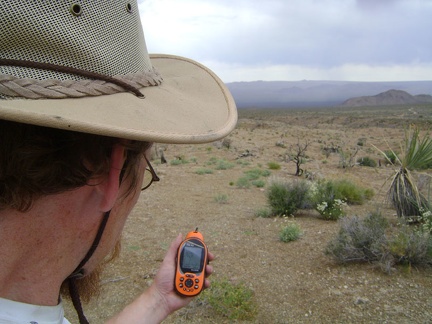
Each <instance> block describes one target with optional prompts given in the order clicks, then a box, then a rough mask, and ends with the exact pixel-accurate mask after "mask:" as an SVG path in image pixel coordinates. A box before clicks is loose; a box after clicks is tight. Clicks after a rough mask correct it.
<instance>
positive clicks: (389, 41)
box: [139, 0, 432, 82]
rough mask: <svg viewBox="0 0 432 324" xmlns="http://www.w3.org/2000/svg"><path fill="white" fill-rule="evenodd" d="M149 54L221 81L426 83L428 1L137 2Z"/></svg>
mask: <svg viewBox="0 0 432 324" xmlns="http://www.w3.org/2000/svg"><path fill="white" fill-rule="evenodd" d="M139 2H140V14H141V20H142V24H143V28H144V33H145V37H146V42H147V47H148V49H149V52H150V53H166V54H176V55H181V56H186V57H189V58H192V59H195V60H197V61H199V62H201V63H203V64H205V65H207V66H208V67H210V68H211V69H212V70H214V71H215V72H216V73H217V74H218V75H219V76H220V77H221V79H222V80H223V81H224V82H233V81H255V80H267V81H271V80H287V81H294V80H295V81H297V80H305V79H306V80H347V81H410V80H432V0H140V1H139Z"/></svg>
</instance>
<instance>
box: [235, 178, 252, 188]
mask: <svg viewBox="0 0 432 324" xmlns="http://www.w3.org/2000/svg"><path fill="white" fill-rule="evenodd" d="M236 186H237V188H240V189H248V188H250V186H251V184H250V181H249V179H248V178H246V177H241V178H238V180H237V182H236Z"/></svg>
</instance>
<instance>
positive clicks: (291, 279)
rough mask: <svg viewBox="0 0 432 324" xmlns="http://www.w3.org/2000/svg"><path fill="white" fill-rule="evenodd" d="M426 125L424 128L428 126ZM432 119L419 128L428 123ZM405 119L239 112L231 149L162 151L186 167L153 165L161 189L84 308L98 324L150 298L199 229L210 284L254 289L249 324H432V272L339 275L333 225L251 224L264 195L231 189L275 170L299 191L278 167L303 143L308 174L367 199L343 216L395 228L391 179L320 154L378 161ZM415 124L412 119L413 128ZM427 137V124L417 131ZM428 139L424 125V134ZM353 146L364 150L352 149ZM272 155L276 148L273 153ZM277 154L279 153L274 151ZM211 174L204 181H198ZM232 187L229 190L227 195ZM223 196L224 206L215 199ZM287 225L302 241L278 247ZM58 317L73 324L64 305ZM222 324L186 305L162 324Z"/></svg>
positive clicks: (352, 270) (397, 115)
mask: <svg viewBox="0 0 432 324" xmlns="http://www.w3.org/2000/svg"><path fill="white" fill-rule="evenodd" d="M428 111H429V115H426V119H424V114H427V112H428ZM430 111H431V110H430V109H429V110H425V112H423V114H422V116H423V117H422V118H423V119H421V121H425V120H426V121H427V120H431V116H430V114H431V113H430ZM413 118H419V116H418V114H416V115H414V114H413V110H412V109H411V110H409V109H408V108H406V109H402V110H397V111H396V110H395V111H394V113H389V112H388V111H387V112H383V111H382V110H376V111H375V110H372V109H370V110H367V111H363V112H361V113H360V112H359V111H357V110H349V111H342V110H341V111H339V110H332V111H326V112H324V111H315V110H303V111H290V110H287V111H285V112H284V113H280V112H277V113H276V112H275V113H269V112H266V113H262V112H248V113H245V112H243V113H242V115H241V118H240V121H239V124H238V127H237V128H236V130H235V131H234V132H233V133H232V134H231V135H230V136H229V139H230V140H231V147H230V148H229V149H227V148H223V147H222V146H221V143H212V144H204V145H195V146H194V145H177V146H175V145H168V146H166V145H165V146H163V145H158V146H157V149H158V150H159V149H163V150H164V154H165V157H166V158H167V160H168V161H170V160H173V159H174V158H175V157H179V156H181V157H182V158H184V159H186V160H188V161H189V163H186V164H182V165H170V163H168V164H160V163H158V160H157V157H156V156H155V161H154V165H155V169H156V171H157V173H158V175H159V176H160V177H161V181H160V183H157V184H154V185H153V186H152V187H151V188H150V189H149V190H148V191H145V192H144V193H143V194H142V195H141V197H140V200H139V202H138V204H137V206H136V208H135V209H134V211H133V213H132V215H131V216H130V219H129V220H128V222H127V225H126V228H125V230H124V235H123V239H122V240H123V251H122V255H121V257H120V258H119V259H118V260H117V261H115V263H113V264H111V265H110V266H109V267H108V268H107V270H106V272H105V274H104V277H103V279H102V285H103V290H102V295H101V296H100V298H99V299H97V300H95V301H92V302H91V303H90V304H88V305H84V308H85V311H86V315H87V317H88V318H89V320H90V322H91V323H102V322H103V321H104V320H105V319H107V318H108V317H109V316H111V315H112V314H114V313H116V312H118V311H119V310H121V309H122V308H123V307H124V306H125V305H126V304H127V303H129V302H130V301H131V300H132V299H134V298H135V297H136V296H137V295H138V294H139V293H140V292H141V291H143V290H144V289H146V287H148V286H149V285H150V284H151V282H152V279H153V277H154V275H155V273H156V271H157V269H158V267H159V264H160V262H161V260H162V258H163V256H164V255H165V251H166V249H167V247H168V245H169V243H170V242H171V241H172V240H173V239H174V238H175V237H176V235H177V234H178V233H179V232H181V233H183V234H186V233H187V232H188V231H190V230H193V229H195V227H199V229H200V231H201V232H202V233H203V234H204V236H205V239H206V242H207V244H208V246H209V249H210V250H211V251H212V252H213V253H214V254H216V256H217V259H216V260H215V261H214V262H213V266H214V268H215V274H214V275H213V276H212V278H213V279H222V278H227V279H229V280H230V281H232V282H233V283H238V282H242V283H245V284H246V285H247V286H248V287H250V288H252V289H253V291H254V293H255V297H254V298H255V299H256V301H257V305H258V306H257V307H258V313H257V316H256V317H255V320H254V321H253V322H254V323H431V322H432V270H431V269H423V268H420V269H418V268H412V269H411V270H410V271H407V269H406V268H398V269H396V271H395V272H394V273H393V274H392V275H387V274H385V273H383V272H382V271H381V270H379V269H376V268H374V267H373V266H372V265H369V264H355V265H348V266H341V265H337V264H335V263H334V262H333V261H332V260H331V259H329V257H328V256H326V255H325V254H324V253H323V250H324V248H325V246H326V244H327V242H329V241H330V240H331V239H332V238H333V237H334V236H335V233H337V231H338V229H339V225H338V223H337V222H332V221H324V220H322V219H319V218H318V217H317V214H315V213H314V212H310V211H309V212H303V213H299V214H296V215H295V217H289V218H283V217H278V218H257V217H256V216H255V215H254V213H255V211H256V210H258V209H260V208H262V207H264V206H266V203H267V202H266V192H265V187H264V188H256V187H253V186H252V187H250V188H249V189H239V188H237V187H236V185H235V182H236V181H237V180H238V179H239V178H240V177H242V176H243V175H244V172H245V171H247V170H250V169H254V168H263V169H266V168H267V163H268V162H271V161H274V162H278V163H279V164H281V166H282V168H281V169H280V170H277V171H274V170H272V171H271V176H270V177H269V178H268V180H267V181H271V179H273V178H275V177H283V178H286V179H293V180H294V179H295V177H294V175H293V174H294V172H295V165H294V164H293V163H292V162H291V163H288V162H284V160H285V158H286V154H287V150H288V148H289V147H290V145H293V144H295V143H297V141H300V142H304V141H305V140H309V141H311V144H310V146H309V148H308V151H307V152H308V155H309V160H308V162H307V163H306V164H305V165H304V169H305V170H306V171H307V172H308V173H309V174H310V175H312V176H313V177H315V178H328V179H331V178H346V179H349V180H351V181H353V182H355V183H357V184H358V185H360V186H363V187H366V188H373V189H374V191H375V196H374V198H373V199H372V200H371V201H370V202H369V203H367V204H365V205H362V206H350V207H349V208H348V210H347V212H348V215H359V216H364V215H366V214H367V213H368V212H370V211H375V210H376V209H377V208H378V209H380V210H381V212H382V213H383V214H384V215H386V216H387V217H388V218H389V220H390V221H393V222H396V221H397V219H396V216H395V215H394V210H392V209H391V208H389V207H388V206H386V205H385V204H384V198H385V192H386V190H387V188H388V184H386V179H387V178H388V177H389V176H390V175H391V174H392V173H393V172H394V170H393V168H392V167H386V166H382V167H377V168H368V167H359V166H355V167H353V168H348V169H342V168H340V167H339V161H340V159H339V155H338V154H331V155H330V156H329V157H326V156H325V155H324V154H323V152H322V147H324V146H333V145H334V146H340V147H341V148H342V149H343V150H344V151H347V152H354V151H355V149H356V148H359V152H358V153H357V157H361V156H370V157H372V158H375V159H379V158H381V156H380V155H379V154H378V153H377V152H376V151H375V150H374V149H373V148H372V146H371V144H374V145H376V146H378V147H380V148H383V149H387V146H386V145H387V144H385V143H386V141H387V142H388V143H389V144H390V145H392V146H393V145H396V144H397V143H399V142H400V141H401V140H402V138H403V126H404V125H407V124H408V123H411V122H413ZM415 120H418V119H414V121H415ZM423 125H424V124H423ZM428 127H429V129H430V125H429V126H428ZM359 141H361V142H362V143H363V145H362V146H358V145H357V144H358V143H359ZM276 143H279V145H276ZM281 143H283V144H284V145H285V146H286V147H285V148H284V147H281V146H282V145H280V144H281ZM214 159H218V160H220V159H226V160H227V161H229V162H231V163H233V164H234V167H233V168H231V169H227V170H215V169H214V166H212V165H208V163H209V161H212V160H214ZM203 168H207V169H212V170H213V173H211V174H204V175H200V174H197V173H196V171H197V170H199V169H203ZM232 183H234V185H232ZM221 195H225V196H226V197H227V200H226V201H222V202H220V201H219V202H218V201H216V199H215V198H216V197H218V196H221ZM289 222H296V223H297V224H299V225H300V227H301V229H302V231H303V235H302V237H301V239H300V240H298V241H295V242H291V243H283V242H281V241H279V231H280V229H281V227H282V226H284V225H286V224H287V223H289ZM66 316H67V317H68V318H69V319H70V320H71V321H75V320H76V317H75V314H74V311H73V310H72V309H71V307H70V305H69V304H67V305H66ZM183 322H185V323H186V322H187V323H229V322H230V321H229V320H228V319H227V318H225V317H223V316H220V315H218V314H215V312H214V311H213V310H212V309H211V307H209V305H205V304H203V303H199V302H194V303H192V304H191V305H189V306H188V307H187V308H185V309H182V310H180V311H178V312H177V313H175V314H173V315H171V316H170V317H169V318H168V319H167V320H166V321H165V323H183Z"/></svg>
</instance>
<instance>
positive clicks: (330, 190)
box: [312, 180, 346, 220]
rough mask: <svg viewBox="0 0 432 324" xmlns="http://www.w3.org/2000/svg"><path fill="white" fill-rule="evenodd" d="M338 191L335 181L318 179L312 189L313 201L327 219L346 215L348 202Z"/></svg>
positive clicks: (318, 210) (316, 208)
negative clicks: (345, 209) (345, 208)
mask: <svg viewBox="0 0 432 324" xmlns="http://www.w3.org/2000/svg"><path fill="white" fill-rule="evenodd" d="M341 197H342V195H341V194H340V192H338V191H337V188H336V186H335V182H333V181H326V180H323V181H318V182H316V183H314V186H313V189H312V201H313V205H314V208H315V210H316V211H317V212H318V213H319V214H320V215H321V217H322V218H323V219H326V220H337V219H339V218H340V217H342V216H344V215H345V212H344V207H345V205H346V202H345V200H344V199H343V198H341Z"/></svg>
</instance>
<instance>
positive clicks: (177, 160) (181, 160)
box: [170, 156, 189, 165]
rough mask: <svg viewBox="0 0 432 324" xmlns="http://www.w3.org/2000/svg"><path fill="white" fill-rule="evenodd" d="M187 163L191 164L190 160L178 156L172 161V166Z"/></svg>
mask: <svg viewBox="0 0 432 324" xmlns="http://www.w3.org/2000/svg"><path fill="white" fill-rule="evenodd" d="M187 163H189V160H188V159H186V158H185V157H184V156H177V157H176V158H175V159H173V160H171V161H170V165H181V164H187Z"/></svg>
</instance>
